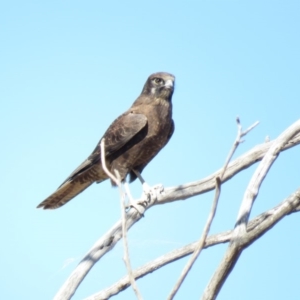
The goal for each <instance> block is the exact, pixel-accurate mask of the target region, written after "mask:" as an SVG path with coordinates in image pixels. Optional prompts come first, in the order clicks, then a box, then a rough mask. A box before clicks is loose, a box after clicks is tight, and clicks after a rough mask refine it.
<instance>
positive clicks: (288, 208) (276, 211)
mask: <svg viewBox="0 0 300 300" xmlns="http://www.w3.org/2000/svg"><path fill="white" fill-rule="evenodd" d="M299 205H300V188H299V189H298V190H296V191H295V192H294V193H293V194H291V195H290V196H289V197H288V198H287V199H285V200H284V201H282V202H281V203H280V204H279V205H277V206H276V207H274V208H272V209H270V210H268V211H266V212H264V213H262V214H260V215H258V216H257V217H255V218H254V219H252V220H251V221H249V222H248V224H247V238H248V240H247V243H248V245H249V243H251V242H254V241H255V240H257V239H258V238H259V237H261V236H262V235H263V234H264V233H266V232H267V231H268V230H269V229H271V228H272V227H273V226H275V225H276V224H277V223H278V222H279V221H280V220H281V219H282V218H284V217H285V216H288V215H289V214H291V213H294V212H298V211H299V210H298V207H299ZM232 233H233V230H230V231H225V232H222V233H219V234H214V235H211V236H209V237H208V238H207V239H206V241H205V245H204V248H209V247H212V246H215V245H218V244H221V243H227V242H229V241H230V240H231V237H232ZM197 244H198V241H197V242H194V243H192V244H189V245H186V246H184V247H181V248H179V249H176V250H173V251H171V252H169V253H167V254H164V255H162V256H160V257H158V258H156V259H154V260H153V261H151V262H148V263H147V264H145V265H144V266H142V267H139V268H138V269H136V270H134V271H133V273H134V276H135V278H136V279H139V278H142V277H143V276H145V275H147V274H150V273H152V272H154V271H156V270H158V269H160V268H161V267H163V266H165V265H167V264H169V263H172V262H174V261H176V260H178V259H181V258H183V257H186V256H187V255H190V254H192V253H193V252H194V251H195V249H196V247H197ZM129 286H130V281H129V278H128V275H127V276H124V277H123V278H122V279H120V280H119V281H117V282H116V283H114V284H113V285H112V286H110V287H108V288H106V289H104V290H102V291H100V292H98V293H96V294H94V295H92V296H90V297H88V298H86V299H85V300H103V299H108V298H110V297H112V296H114V295H116V294H118V293H119V292H121V291H123V290H125V289H127V288H128V287H129Z"/></svg>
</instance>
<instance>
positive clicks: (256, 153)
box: [54, 133, 300, 300]
mask: <svg viewBox="0 0 300 300" xmlns="http://www.w3.org/2000/svg"><path fill="white" fill-rule="evenodd" d="M275 142H276V140H273V141H270V142H268V143H262V144H259V145H257V146H255V147H253V148H252V149H250V150H249V151H248V152H246V153H244V154H242V155H241V156H239V157H238V158H236V159H235V160H233V161H232V162H231V163H229V165H228V167H227V170H226V172H225V174H224V177H223V180H222V182H223V183H224V182H225V181H227V180H229V179H231V178H232V177H234V176H235V175H237V174H239V172H241V171H243V170H244V169H246V168H248V167H250V166H252V165H253V164H255V163H256V162H258V161H260V160H262V158H263V157H264V156H265V154H266V153H267V151H268V150H269V149H270V148H271V147H272V145H274V143H275ZM299 144H300V134H299V133H298V134H297V135H295V136H294V137H293V138H292V139H291V140H290V141H289V142H288V143H287V144H286V145H285V146H284V147H283V148H282V149H281V152H283V151H284V150H287V149H290V148H292V147H295V146H297V145H299ZM222 170H223V168H222V169H220V170H217V171H216V172H214V173H213V174H211V175H209V176H208V177H206V178H203V179H201V180H197V181H194V182H189V183H185V184H181V185H180V186H174V187H169V188H165V189H164V191H163V193H161V194H158V195H157V199H156V201H155V202H154V203H151V204H150V205H148V206H147V207H145V210H147V209H149V208H150V207H151V206H153V205H159V204H166V203H171V202H173V201H178V200H185V199H189V198H191V197H194V196H197V195H200V194H203V193H206V192H208V191H211V190H213V189H214V188H215V178H216V176H219V175H220V174H221V172H222ZM141 218H142V215H141V214H139V213H138V212H137V211H136V210H134V209H131V210H130V211H128V212H127V214H126V220H127V222H126V223H127V230H128V229H129V228H130V227H131V226H133V225H134V224H135V223H136V222H138V221H139V220H140V219H141ZM247 227H248V226H247ZM121 238H122V224H121V220H119V221H117V222H116V223H115V224H114V225H112V227H111V228H110V229H109V230H108V231H107V232H106V233H105V234H104V235H102V236H101V237H100V238H99V239H98V240H97V241H96V242H95V243H94V245H93V246H92V247H91V249H89V251H88V252H87V254H86V255H85V256H84V257H83V258H82V260H81V261H80V262H79V263H78V265H77V266H76V268H75V269H74V270H73V271H72V273H71V274H70V275H69V277H68V278H67V280H66V281H65V282H64V283H63V285H62V286H61V287H60V289H59V290H58V291H57V293H56V295H55V298H54V299H55V300H69V299H70V298H71V297H72V296H73V295H74V293H75V292H76V290H77V288H78V287H79V285H80V284H81V282H82V281H83V280H84V278H85V276H87V274H88V273H89V271H90V270H91V269H92V268H93V266H94V265H95V264H96V263H97V262H98V261H99V260H100V259H101V258H102V257H103V256H104V255H105V254H107V253H108V252H109V251H111V250H112V249H113V248H114V246H115V245H116V244H117V243H118V241H119V240H120V239H121ZM99 299H101V298H99Z"/></svg>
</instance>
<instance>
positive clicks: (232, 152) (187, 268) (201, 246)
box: [168, 117, 258, 300]
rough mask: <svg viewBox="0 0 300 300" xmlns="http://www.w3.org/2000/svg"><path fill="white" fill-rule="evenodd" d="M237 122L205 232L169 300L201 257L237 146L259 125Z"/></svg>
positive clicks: (238, 120) (170, 299)
mask: <svg viewBox="0 0 300 300" xmlns="http://www.w3.org/2000/svg"><path fill="white" fill-rule="evenodd" d="M236 122H237V126H238V133H237V137H236V139H235V141H234V143H233V146H232V148H231V150H230V152H229V155H228V157H227V159H226V161H225V164H224V166H223V170H222V172H221V174H220V177H216V179H215V180H216V192H215V197H214V201H213V205H212V208H211V211H210V214H209V216H208V219H207V222H206V224H205V226H204V230H203V233H202V235H201V238H200V240H199V243H198V246H197V248H196V250H195V252H194V253H193V255H192V257H191V258H190V260H189V261H188V263H187V264H186V265H185V267H184V269H183V270H182V273H181V275H180V277H179V279H178V281H177V282H176V284H175V286H174V288H173V290H172V291H171V293H170V295H169V296H168V299H169V300H172V299H173V298H174V296H175V295H176V293H177V291H178V290H179V288H180V286H181V285H182V283H183V281H184V279H185V278H186V276H187V274H188V272H189V271H190V270H191V268H192V266H193V264H194V263H195V261H196V259H197V258H198V257H199V255H200V253H201V250H202V249H203V246H204V242H205V240H206V238H207V235H208V233H209V229H210V226H211V223H212V221H213V218H214V216H215V213H216V209H217V205H218V200H219V197H220V192H221V180H222V178H223V176H224V173H225V171H226V168H227V167H228V164H229V162H230V160H231V158H232V156H233V154H234V152H235V151H236V149H237V147H238V146H239V144H240V143H242V142H243V141H242V137H243V136H245V135H246V134H247V133H248V132H250V130H251V129H253V128H254V127H255V126H256V125H258V122H255V123H254V124H253V125H252V126H250V127H249V128H248V129H247V130H246V131H245V132H243V131H242V126H241V122H240V119H239V117H237V119H236Z"/></svg>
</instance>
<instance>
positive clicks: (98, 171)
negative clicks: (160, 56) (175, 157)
mask: <svg viewBox="0 0 300 300" xmlns="http://www.w3.org/2000/svg"><path fill="white" fill-rule="evenodd" d="M174 82H175V77H174V76H173V75H171V74H168V73H163V72H160V73H155V74H152V75H151V76H149V78H148V79H147V81H146V83H145V85H144V88H143V90H142V93H141V95H140V96H139V97H138V98H137V99H136V101H135V102H134V103H133V104H132V106H131V107H130V108H129V110H127V111H126V112H125V113H123V114H122V115H121V116H119V117H118V118H117V119H116V120H115V121H114V122H113V123H112V124H111V125H110V126H109V128H108V129H107V131H106V132H105V133H104V135H103V137H102V138H105V161H106V165H107V168H108V169H109V170H110V171H111V172H112V173H113V174H115V173H114V170H117V171H118V172H119V174H120V177H121V180H122V181H124V180H125V178H126V176H127V175H128V174H129V176H130V182H132V181H134V180H135V179H136V177H137V176H136V174H135V172H134V171H137V172H139V173H141V172H142V171H143V169H144V168H145V167H146V165H147V164H148V163H149V162H150V161H151V159H152V158H153V157H154V156H155V155H156V154H157V153H158V152H159V151H160V150H161V149H162V148H163V147H164V146H165V145H166V144H167V143H168V141H169V139H170V138H171V136H172V134H173V132H174V122H173V120H172V102H171V100H172V95H173V91H174ZM102 138H101V140H102ZM101 140H100V141H99V143H98V144H97V146H96V148H95V150H94V151H93V152H92V154H91V155H90V156H89V157H88V158H87V159H86V160H85V161H84V162H83V163H82V164H81V165H80V166H79V167H78V168H77V169H76V170H75V171H74V172H73V173H72V174H71V175H70V176H69V177H68V178H67V179H66V180H65V181H64V182H63V183H62V185H61V186H60V187H59V188H58V189H57V190H56V191H55V192H54V193H53V194H52V195H51V196H49V197H48V198H47V199H45V200H44V201H43V202H42V203H40V204H39V205H38V206H37V207H38V208H39V207H43V208H44V209H54V208H58V207H60V206H62V205H64V204H66V203H67V202H68V201H70V200H71V199H72V198H73V197H75V196H76V195H78V194H79V193H81V192H82V191H83V190H85V189H86V188H87V187H88V186H90V185H91V184H92V183H94V182H97V183H99V182H102V181H104V180H106V179H108V176H107V175H106V173H105V172H104V170H103V168H102V165H101V160H100V143H101ZM112 184H113V185H114V183H112Z"/></svg>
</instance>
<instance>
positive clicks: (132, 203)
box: [123, 181, 144, 216]
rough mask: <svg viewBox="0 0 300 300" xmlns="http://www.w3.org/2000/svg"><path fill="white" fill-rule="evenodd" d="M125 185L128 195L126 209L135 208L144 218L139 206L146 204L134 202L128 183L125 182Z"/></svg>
mask: <svg viewBox="0 0 300 300" xmlns="http://www.w3.org/2000/svg"><path fill="white" fill-rule="evenodd" d="M123 184H124V188H125V192H126V195H127V197H128V205H126V208H128V207H134V208H135V209H136V210H137V211H138V213H140V214H141V215H142V216H143V215H144V212H142V211H141V209H140V207H139V206H138V204H144V202H137V201H134V199H133V197H132V195H131V193H130V189H129V185H128V183H127V182H126V181H125V182H124V183H123Z"/></svg>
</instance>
